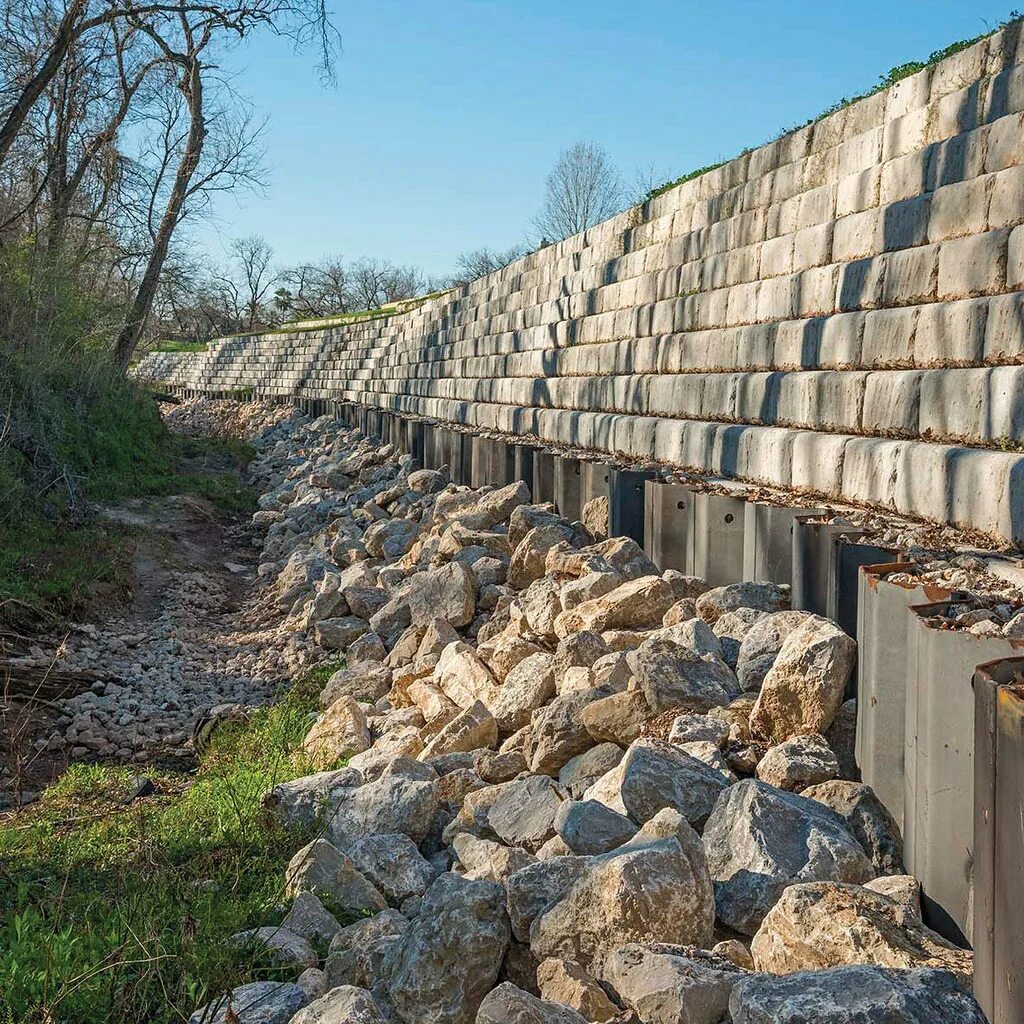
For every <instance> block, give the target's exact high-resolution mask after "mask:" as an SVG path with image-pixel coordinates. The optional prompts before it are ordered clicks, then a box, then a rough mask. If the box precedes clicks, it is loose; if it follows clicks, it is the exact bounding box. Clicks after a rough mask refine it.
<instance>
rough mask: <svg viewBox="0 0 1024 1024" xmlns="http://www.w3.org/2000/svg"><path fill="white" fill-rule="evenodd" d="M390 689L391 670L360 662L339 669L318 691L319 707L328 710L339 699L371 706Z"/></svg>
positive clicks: (377, 664)
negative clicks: (346, 698)
mask: <svg viewBox="0 0 1024 1024" xmlns="http://www.w3.org/2000/svg"><path fill="white" fill-rule="evenodd" d="M390 689H391V670H390V669H389V668H387V667H386V666H384V665H381V664H380V663H378V662H362V663H360V664H358V665H353V666H352V667H351V668H341V669H338V671H337V672H335V673H334V674H333V675H332V676H331V677H330V679H328V680H327V683H326V684H325V686H324V688H323V689H322V690H321V691H320V706H321V707H325V708H328V707H330V706H331V705H332V704H333V703H334V702H335V701H336V700H339V699H340V698H341V697H353V698H355V700H357V701H363V702H365V703H367V704H373V703H374V702H375V701H378V700H380V698H381V697H383V696H384V695H385V694H386V693H387V692H388V690H390Z"/></svg>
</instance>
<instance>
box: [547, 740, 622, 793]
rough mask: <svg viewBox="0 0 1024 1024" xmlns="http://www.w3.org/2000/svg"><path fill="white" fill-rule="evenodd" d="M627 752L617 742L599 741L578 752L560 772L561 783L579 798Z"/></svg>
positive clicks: (568, 791) (559, 780)
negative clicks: (593, 745) (595, 744)
mask: <svg viewBox="0 0 1024 1024" xmlns="http://www.w3.org/2000/svg"><path fill="white" fill-rule="evenodd" d="M625 753H626V752H625V751H624V750H623V749H622V747H620V746H619V745H618V744H617V743H598V745H597V746H596V747H591V748H590V749H589V750H585V751H584V752H583V753H582V754H577V755H576V757H574V758H573V759H572V760H571V761H569V762H568V763H567V764H566V765H565V766H564V767H563V768H562V770H561V771H560V772H559V773H558V783H559V785H560V786H561V787H562V788H563V789H564V790H565V791H566V792H567V793H568V794H569V796H571V797H572V798H573V799H574V800H578V799H579V798H580V797H581V796H583V794H584V793H585V792H586V790H588V789H589V788H590V787H591V786H592V785H593V784H594V783H595V782H597V780H598V779H599V778H601V776H602V775H607V774H608V772H610V771H611V770H612V769H613V768H614V767H615V766H616V765H617V764H618V763H619V762H620V761H621V760H622V758H623V755H624V754H625Z"/></svg>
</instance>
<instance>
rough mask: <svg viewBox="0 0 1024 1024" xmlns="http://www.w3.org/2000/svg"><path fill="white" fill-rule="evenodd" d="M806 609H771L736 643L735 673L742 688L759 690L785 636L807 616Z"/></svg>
mask: <svg viewBox="0 0 1024 1024" xmlns="http://www.w3.org/2000/svg"><path fill="white" fill-rule="evenodd" d="M808 614H809V613H808V612H799V611H786V612H774V613H773V614H771V615H765V616H763V617H762V618H760V619H758V621H757V622H755V623H754V624H753V625H752V626H751V627H750V629H749V630H748V631H747V633H746V635H745V636H744V637H743V641H742V642H741V643H740V650H739V657H738V659H737V661H736V676H737V678H738V679H739V681H740V686H741V687H742V688H743V689H744V690H759V689H760V688H761V684H762V683H763V682H764V677H765V676H766V675H767V674H768V670H769V669H770V668H771V667H772V665H773V664H774V662H775V658H776V656H777V655H778V653H779V651H780V650H782V644H783V643H784V642H785V639H786V637H787V636H789V634H790V633H792V632H793V630H794V629H796V627H797V626H799V625H800V624H801V623H802V622H803V621H804V619H806V618H807V616H808Z"/></svg>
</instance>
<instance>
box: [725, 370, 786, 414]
mask: <svg viewBox="0 0 1024 1024" xmlns="http://www.w3.org/2000/svg"><path fill="white" fill-rule="evenodd" d="M785 376H786V375H785V374H784V373H779V372H777V371H773V370H767V371H761V372H755V373H741V374H737V379H736V387H735V397H734V405H733V412H734V415H735V418H736V419H737V420H739V421H740V422H741V423H757V424H765V423H767V424H772V423H774V422H775V421H776V419H777V418H778V402H779V384H780V382H781V380H782V378H783V377H785Z"/></svg>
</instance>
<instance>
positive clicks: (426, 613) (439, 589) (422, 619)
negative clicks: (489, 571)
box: [405, 562, 476, 629]
mask: <svg viewBox="0 0 1024 1024" xmlns="http://www.w3.org/2000/svg"><path fill="white" fill-rule="evenodd" d="M474 589H475V588H474V585H473V574H472V573H471V572H470V571H469V569H467V568H466V567H465V566H464V565H462V564H461V563H459V562H450V563H449V564H448V565H444V566H441V567H440V568H437V569H428V570H427V571H426V572H420V573H417V574H416V575H415V576H413V577H412V578H411V579H410V580H409V590H408V593H407V595H406V597H405V601H406V604H407V605H408V607H409V617H410V622H411V623H412V625H414V626H415V625H419V626H426V625H427V623H429V622H431V621H433V620H434V619H444V620H445V621H446V622H447V623H449V624H450V625H452V626H454V627H455V628H456V629H461V628H462V627H463V626H468V625H469V624H470V623H471V622H472V621H473V616H474V615H475V613H476V597H475V593H474Z"/></svg>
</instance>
